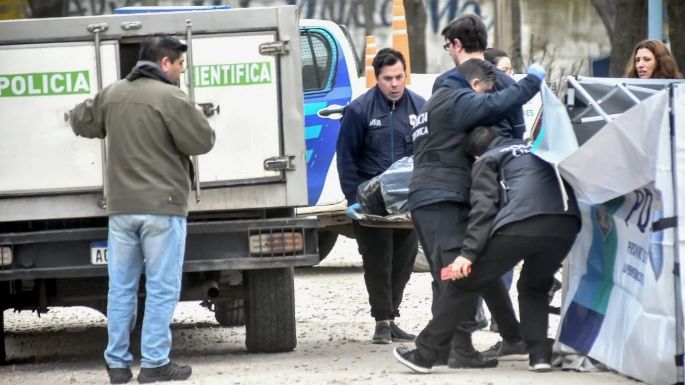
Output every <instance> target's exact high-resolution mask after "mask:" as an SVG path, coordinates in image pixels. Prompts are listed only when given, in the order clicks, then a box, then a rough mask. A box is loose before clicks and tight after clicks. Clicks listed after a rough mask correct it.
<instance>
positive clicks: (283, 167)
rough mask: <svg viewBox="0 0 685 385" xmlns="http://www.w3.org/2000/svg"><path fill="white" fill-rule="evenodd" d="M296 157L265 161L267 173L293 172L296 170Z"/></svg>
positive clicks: (279, 157)
mask: <svg viewBox="0 0 685 385" xmlns="http://www.w3.org/2000/svg"><path fill="white" fill-rule="evenodd" d="M294 160H295V157H294V156H290V155H289V156H274V157H272V158H268V159H265V160H264V170H266V171H292V170H294V169H295V164H294Z"/></svg>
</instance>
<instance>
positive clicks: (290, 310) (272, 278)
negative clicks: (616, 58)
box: [245, 267, 297, 353]
mask: <svg viewBox="0 0 685 385" xmlns="http://www.w3.org/2000/svg"><path fill="white" fill-rule="evenodd" d="M247 285H248V293H249V296H248V299H247V306H246V307H245V346H246V347H247V351H248V352H251V353H274V352H289V351H292V350H293V349H295V346H296V345H297V335H296V334H295V285H294V274H293V268H292V267H286V268H282V269H264V270H250V271H248V272H247Z"/></svg>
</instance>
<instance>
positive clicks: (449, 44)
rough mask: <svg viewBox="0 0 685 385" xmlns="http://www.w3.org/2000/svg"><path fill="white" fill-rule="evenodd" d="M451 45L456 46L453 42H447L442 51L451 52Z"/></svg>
mask: <svg viewBox="0 0 685 385" xmlns="http://www.w3.org/2000/svg"><path fill="white" fill-rule="evenodd" d="M451 45H454V42H452V41H450V42H447V43H445V44H444V45H443V46H442V49H444V50H445V51H449V50H450V46H451Z"/></svg>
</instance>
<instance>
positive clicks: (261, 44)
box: [0, 6, 337, 361]
mask: <svg viewBox="0 0 685 385" xmlns="http://www.w3.org/2000/svg"><path fill="white" fill-rule="evenodd" d="M298 22H299V20H298V11H297V7H295V6H282V7H267V8H252V9H232V10H226V9H216V10H209V11H203V12H197V11H191V10H184V11H180V12H164V13H123V14H117V15H107V16H92V17H75V18H63V19H41V20H16V21H5V22H0V361H4V360H5V358H6V355H5V349H4V334H3V333H4V328H3V327H1V326H2V322H1V321H2V314H3V312H2V311H3V310H5V309H14V310H18V311H21V310H29V311H36V312H37V313H44V312H46V311H47V310H48V308H50V307H53V306H75V305H81V306H90V307H92V308H95V309H98V310H101V311H104V309H106V298H107V296H106V295H107V267H106V263H107V240H106V238H107V217H106V212H105V207H106V204H107V202H106V200H105V199H104V194H103V188H105V186H103V180H104V178H103V172H104V167H105V165H106V162H107V159H106V157H105V151H104V150H105V148H106V146H107V141H106V140H104V141H95V140H91V141H89V140H83V139H82V138H78V137H76V136H75V135H74V134H73V132H72V131H71V128H70V126H69V123H68V122H67V121H66V119H65V116H66V115H65V114H66V113H67V112H68V111H69V110H70V109H71V108H72V107H73V106H74V105H75V104H77V103H79V102H81V101H83V100H84V99H86V98H88V97H92V96H93V95H94V94H95V93H97V92H98V91H99V90H100V89H102V88H103V87H105V86H107V85H108V84H110V83H112V82H114V81H116V80H118V79H121V78H123V77H125V76H126V74H127V73H128V72H129V71H130V69H131V68H132V67H133V66H134V65H135V63H136V60H137V54H138V50H139V48H140V43H141V41H142V40H143V39H144V38H145V37H147V36H151V35H155V34H171V35H176V36H178V37H180V38H181V39H183V40H185V41H186V43H187V44H188V46H189V50H188V54H187V64H188V69H189V70H188V71H186V74H185V78H184V79H183V82H182V83H183V86H182V87H183V88H184V89H185V91H186V92H187V93H188V94H189V95H190V96H191V98H193V99H194V100H195V101H196V102H197V103H199V104H201V105H202V106H203V107H204V109H205V114H206V115H208V119H209V122H210V123H211V125H212V126H213V128H214V130H215V131H216V145H215V146H214V148H213V149H212V151H211V152H209V153H208V154H206V155H202V156H200V157H198V159H196V162H195V165H196V167H197V172H196V174H195V175H196V182H197V185H198V186H199V189H198V190H196V191H194V192H193V194H191V195H192V197H191V202H189V206H190V214H189V217H188V238H187V250H186V257H185V264H184V267H183V271H184V273H183V290H182V294H181V300H199V301H202V303H203V304H205V305H206V306H207V307H209V308H211V309H213V310H214V311H215V312H216V319H217V320H218V321H219V323H220V324H222V325H234V324H239V323H242V322H243V317H244V323H245V325H246V346H247V349H248V350H249V351H252V352H278V351H289V350H292V349H294V348H295V346H296V333H295V313H294V311H295V308H294V287H293V267H295V266H311V265H314V264H316V263H318V261H319V257H318V253H317V229H318V222H317V219H316V218H315V217H302V216H299V217H298V216H297V215H296V213H295V207H298V206H307V205H308V204H309V203H310V201H311V196H310V198H309V200H308V194H309V195H311V194H312V192H311V191H308V189H307V174H308V164H309V162H310V161H311V159H319V158H317V157H320V156H321V153H319V152H317V150H309V149H308V148H307V147H305V137H306V135H313V134H312V133H311V132H310V131H307V133H305V120H306V119H307V117H308V116H309V113H308V111H309V110H307V111H305V110H303V99H302V95H303V83H302V70H303V67H302V62H301V60H300V57H301V49H304V48H303V47H301V45H300V42H301V39H304V40H303V41H306V42H307V43H308V44H309V46H308V48H307V49H309V50H310V51H308V52H317V55H318V52H319V51H316V50H317V49H318V48H317V47H319V46H318V45H317V44H318V43H317V42H319V40H323V41H326V42H328V43H330V42H331V41H332V40H331V37H330V36H329V35H326V34H325V33H324V32H323V31H319V30H317V29H316V28H311V30H308V31H307V32H306V33H304V35H303V36H306V38H301V37H300V29H299V26H298ZM310 43H311V44H310ZM302 52H303V53H304V52H305V51H304V50H303V51H302ZM308 57H310V58H312V57H313V55H309V56H308ZM318 58H319V56H317V59H316V61H314V62H313V64H314V65H315V66H319V67H318V68H320V67H321V66H322V65H331V63H335V62H336V60H337V58H334V57H333V58H330V61H318V60H319V59H318ZM308 65H309V64H308ZM324 69H325V68H324ZM313 74H314V76H315V78H314V80H315V81H314V82H313V83H311V80H310V79H307V80H306V81H307V83H306V84H308V85H311V92H312V93H321V92H324V91H325V90H326V89H327V87H328V86H329V83H327V81H328V79H324V78H322V77H319V76H320V75H321V74H320V73H319V71H318V70H316V69H315V71H314V72H313ZM315 91H316V92H315ZM310 108H314V107H310ZM308 130H309V128H308ZM336 135H337V134H336ZM307 138H309V136H307ZM307 140H308V139H307ZM310 178H311V177H310ZM143 287H144V286H143V285H141V288H143ZM143 295H144V291H141V299H142V296H143ZM143 303H144V301H142V300H140V301H139V304H143ZM139 314H140V313H139Z"/></svg>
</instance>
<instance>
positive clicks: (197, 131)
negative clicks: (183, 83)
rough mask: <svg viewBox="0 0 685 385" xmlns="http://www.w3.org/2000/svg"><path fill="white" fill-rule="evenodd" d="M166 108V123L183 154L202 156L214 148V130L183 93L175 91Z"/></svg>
mask: <svg viewBox="0 0 685 385" xmlns="http://www.w3.org/2000/svg"><path fill="white" fill-rule="evenodd" d="M165 106H166V107H167V108H166V109H165V110H166V111H165V112H162V117H163V119H164V123H165V124H166V126H167V129H168V130H169V133H171V136H172V137H173V139H174V143H175V144H176V148H178V150H179V151H180V152H181V153H183V154H185V155H189V156H190V155H201V154H206V153H207V152H209V150H211V149H212V147H214V140H215V134H214V130H213V129H212V127H211V126H210V125H209V122H208V121H207V119H206V118H205V116H204V114H203V113H202V112H200V111H199V110H198V109H197V108H196V106H195V105H194V104H193V103H192V102H191V101H190V99H188V97H187V96H186V94H185V93H183V91H181V90H180V89H177V90H174V92H173V94H172V95H171V97H170V98H169V99H168V103H166V105H165Z"/></svg>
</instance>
